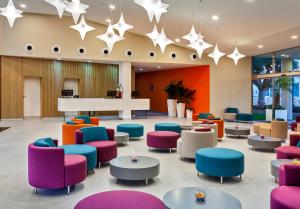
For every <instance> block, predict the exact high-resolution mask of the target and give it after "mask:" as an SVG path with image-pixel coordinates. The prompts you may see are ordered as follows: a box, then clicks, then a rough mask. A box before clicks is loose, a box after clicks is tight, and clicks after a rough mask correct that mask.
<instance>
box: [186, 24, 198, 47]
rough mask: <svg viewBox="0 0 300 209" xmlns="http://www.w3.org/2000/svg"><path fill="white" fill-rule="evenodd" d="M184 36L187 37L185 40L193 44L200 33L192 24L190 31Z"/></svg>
mask: <svg viewBox="0 0 300 209" xmlns="http://www.w3.org/2000/svg"><path fill="white" fill-rule="evenodd" d="M182 38H183V39H185V40H188V41H189V43H190V44H193V43H195V42H196V41H197V40H198V38H199V35H198V34H197V33H196V31H195V27H194V25H193V26H192V29H191V31H190V33H189V34H187V35H185V36H183V37H182Z"/></svg>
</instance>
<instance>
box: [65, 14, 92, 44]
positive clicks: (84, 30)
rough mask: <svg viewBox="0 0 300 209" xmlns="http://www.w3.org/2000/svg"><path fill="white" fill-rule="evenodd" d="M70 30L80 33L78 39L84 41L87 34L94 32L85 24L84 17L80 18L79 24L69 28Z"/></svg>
mask: <svg viewBox="0 0 300 209" xmlns="http://www.w3.org/2000/svg"><path fill="white" fill-rule="evenodd" d="M70 28H72V29H74V30H77V31H78V32H79V33H80V37H81V39H82V40H84V38H85V35H86V33H87V32H90V31H93V30H95V28H93V27H91V26H89V25H87V24H86V22H85V19H84V16H83V15H82V16H81V19H80V22H79V23H78V24H77V25H73V26H70Z"/></svg>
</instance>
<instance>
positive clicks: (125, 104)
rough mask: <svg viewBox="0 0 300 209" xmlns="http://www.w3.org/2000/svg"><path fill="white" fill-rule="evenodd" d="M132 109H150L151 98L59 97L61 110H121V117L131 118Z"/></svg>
mask: <svg viewBox="0 0 300 209" xmlns="http://www.w3.org/2000/svg"><path fill="white" fill-rule="evenodd" d="M132 110H150V100H149V99H129V100H125V99H105V98H58V111H59V112H64V113H66V112H80V111H119V117H120V118H122V119H130V118H131V111H132Z"/></svg>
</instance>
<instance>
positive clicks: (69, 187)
mask: <svg viewBox="0 0 300 209" xmlns="http://www.w3.org/2000/svg"><path fill="white" fill-rule="evenodd" d="M67 192H68V195H69V194H70V193H71V186H68V187H67Z"/></svg>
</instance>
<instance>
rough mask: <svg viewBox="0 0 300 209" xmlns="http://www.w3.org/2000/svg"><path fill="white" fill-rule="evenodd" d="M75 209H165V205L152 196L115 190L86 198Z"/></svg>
mask: <svg viewBox="0 0 300 209" xmlns="http://www.w3.org/2000/svg"><path fill="white" fill-rule="evenodd" d="M74 209H165V205H164V203H163V202H162V201H161V200H160V199H158V198H157V197H155V196H153V195H151V194H147V193H144V192H138V191H128V190H115V191H108V192H101V193H97V194H94V195H91V196H89V197H86V198H85V199H83V200H81V201H80V202H79V203H77V205H76V206H75V208H74Z"/></svg>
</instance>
